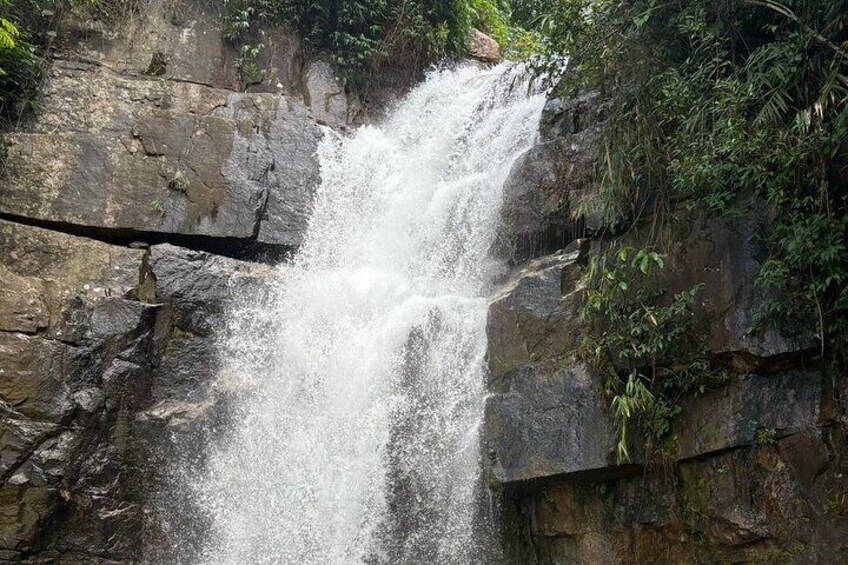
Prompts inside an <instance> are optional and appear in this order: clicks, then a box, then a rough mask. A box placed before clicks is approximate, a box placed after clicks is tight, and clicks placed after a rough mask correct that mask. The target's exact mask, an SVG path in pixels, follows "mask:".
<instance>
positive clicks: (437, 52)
mask: <svg viewBox="0 0 848 565" xmlns="http://www.w3.org/2000/svg"><path fill="white" fill-rule="evenodd" d="M508 14H509V7H508V4H507V3H506V2H505V1H504V0H432V1H422V0H398V1H390V0H340V1H338V2H336V1H328V0H309V1H300V0H223V5H222V17H223V21H224V27H225V30H224V35H225V37H226V38H227V40H228V41H230V42H232V43H233V44H236V45H241V46H243V45H247V46H251V47H257V46H259V45H262V44H263V41H264V38H263V32H262V28H263V27H264V26H269V25H281V24H285V25H288V26H291V27H292V28H294V29H295V30H297V31H298V32H299V33H300V34H301V36H302V37H303V38H304V39H305V40H306V42H307V43H308V44H309V45H310V46H311V47H312V48H314V49H316V50H324V51H327V52H328V53H329V54H330V56H331V58H332V62H333V63H334V65H335V66H336V68H337V70H338V72H339V74H340V75H341V76H342V77H343V78H344V79H346V80H347V81H348V83H349V84H350V85H351V86H353V87H354V88H359V89H361V88H363V87H364V86H365V81H366V80H367V79H368V77H369V76H371V75H372V74H374V73H375V72H378V71H380V70H381V69H390V70H391V72H393V73H404V72H405V73H412V74H417V73H419V72H420V71H421V70H423V69H424V68H425V67H426V66H427V65H429V64H431V63H433V62H435V61H438V60H439V59H442V58H444V57H447V56H452V55H456V54H459V53H461V52H462V51H463V49H464V48H465V42H466V38H467V34H468V31H469V28H470V27H471V26H473V25H477V26H479V27H481V28H483V29H484V30H485V31H488V32H490V33H492V34H493V35H494V36H495V37H497V38H498V39H500V40H502V41H505V40H506V38H507V34H508V25H507V21H508Z"/></svg>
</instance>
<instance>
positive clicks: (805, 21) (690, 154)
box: [524, 0, 848, 356]
mask: <svg viewBox="0 0 848 565" xmlns="http://www.w3.org/2000/svg"><path fill="white" fill-rule="evenodd" d="M530 5H531V8H528V9H529V10H530V15H526V16H524V17H525V18H535V20H534V21H536V22H537V24H536V25H537V29H539V30H541V31H542V32H543V33H544V34H545V45H546V53H547V55H548V57H547V59H545V62H544V64H543V65H542V67H543V68H545V69H547V70H551V69H552V68H561V60H562V59H561V58H560V59H557V58H556V57H558V56H559V57H561V55H562V54H565V53H567V54H568V55H569V57H570V61H571V62H570V67H571V70H572V71H573V72H569V73H567V74H566V75H565V77H564V79H563V80H562V82H561V83H560V85H559V87H560V89H561V90H562V91H563V92H564V93H566V94H570V93H574V92H576V91H579V90H581V89H596V90H600V91H602V92H603V93H606V94H607V95H609V96H610V98H611V99H612V100H613V104H614V107H613V110H612V112H611V118H610V120H609V122H608V125H607V128H606V140H605V143H604V147H603V151H602V155H603V158H602V162H601V165H600V167H599V170H598V174H597V179H596V181H597V185H598V186H597V192H598V193H599V195H600V196H599V197H598V198H597V199H596V200H595V201H593V202H592V203H590V204H589V205H588V206H587V207H586V208H584V209H582V210H581V213H589V212H591V213H592V214H593V216H595V217H600V218H602V219H603V223H604V225H605V226H607V227H609V228H612V229H617V228H620V227H623V226H626V225H627V224H629V223H631V222H633V221H635V220H638V218H639V217H640V216H642V215H643V214H645V213H652V214H654V215H660V216H661V215H663V214H664V213H665V212H666V211H668V210H670V209H672V208H674V207H678V206H680V205H682V204H685V205H687V206H688V207H690V208H697V209H701V210H705V211H707V212H709V213H712V214H721V213H725V212H728V211H729V210H730V209H731V208H732V207H733V206H734V205H737V203H740V202H748V201H749V200H748V198H747V197H748V196H750V195H756V196H757V198H758V199H759V200H760V201H764V202H766V203H767V205H768V206H769V208H770V214H769V216H770V219H769V220H770V221H769V222H768V227H767V229H766V231H765V232H764V233H763V234H762V238H763V242H764V244H765V246H766V247H767V249H768V256H767V260H766V261H765V262H764V263H763V268H762V271H761V273H760V284H761V286H762V287H763V288H764V289H767V290H768V292H766V293H764V294H767V295H770V296H773V297H774V301H773V302H772V303H768V304H766V305H764V308H763V314H764V316H763V320H764V322H767V323H774V324H779V325H780V327H781V329H782V330H789V331H790V332H791V330H792V329H793V326H794V329H801V328H815V329H816V333H817V334H818V335H819V338H820V342H821V349H822V352H823V353H826V352H828V350H829V351H830V352H831V353H832V354H834V355H836V356H841V355H844V352H845V351H846V349H848V347H847V346H848V290H846V288H848V247H846V241H848V220H846V208H848V198H846V196H847V195H848V186H846V185H848V142H846V136H847V135H848V53H846V46H848V1H846V0H808V1H801V0H785V1H784V2H782V3H779V2H777V1H774V0H762V1H760V0H745V1H742V2H731V1H727V0H722V1H719V2H712V1H707V0H672V1H668V2H660V1H658V0H633V1H626V2H625V1H621V0H554V1H553V2H552V3H551V4H550V5H549V6H548V7H545V5H544V3H543V2H538V3H535V4H534V3H530ZM533 6H535V7H533Z"/></svg>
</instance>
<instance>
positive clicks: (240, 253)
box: [0, 212, 295, 264]
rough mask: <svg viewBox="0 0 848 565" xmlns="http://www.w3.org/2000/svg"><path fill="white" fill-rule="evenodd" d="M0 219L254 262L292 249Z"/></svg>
mask: <svg viewBox="0 0 848 565" xmlns="http://www.w3.org/2000/svg"><path fill="white" fill-rule="evenodd" d="M0 220H4V221H7V222H12V223H16V224H21V225H25V226H33V227H37V228H42V229H48V230H51V231H55V232H60V233H64V234H68V235H73V236H77V237H85V238H88V239H95V240H97V241H102V242H104V243H108V244H110V245H118V246H121V247H129V246H131V245H136V246H138V245H139V244H142V245H141V246H142V247H143V246H150V245H159V244H162V243H169V244H171V245H175V246H177V247H184V248H186V249H193V250H195V251H205V252H207V253H212V254H214V255H222V256H224V257H230V258H233V259H240V260H242V261H252V262H256V263H271V264H274V263H280V262H283V261H286V260H288V259H289V258H290V257H291V255H292V254H293V253H294V251H295V249H294V248H292V247H291V246H287V245H274V244H268V243H261V242H259V241H257V240H256V239H255V238H254V237H250V238H239V237H216V236H210V235H190V234H178V233H160V232H149V231H142V230H136V229H129V228H104V227H98V226H83V225H79V224H71V223H67V222H59V221H54V220H42V219H38V218H29V217H26V216H18V215H16V214H8V213H3V212H0Z"/></svg>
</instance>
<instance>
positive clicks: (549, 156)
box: [0, 2, 848, 565]
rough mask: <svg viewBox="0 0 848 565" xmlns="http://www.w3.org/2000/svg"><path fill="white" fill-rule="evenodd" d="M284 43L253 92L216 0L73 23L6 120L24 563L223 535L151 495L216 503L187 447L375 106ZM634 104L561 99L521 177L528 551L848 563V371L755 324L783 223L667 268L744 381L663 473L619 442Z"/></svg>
mask: <svg viewBox="0 0 848 565" xmlns="http://www.w3.org/2000/svg"><path fill="white" fill-rule="evenodd" d="M478 39H479V38H478ZM480 42H482V43H480ZM478 43H480V45H482V47H480V45H478V47H479V48H480V49H482V50H483V51H484V52H483V54H482V55H479V58H481V59H486V60H488V59H494V58H497V57H498V56H499V54H497V53H494V51H493V49H494V47H492V46H491V45H488V44H487V43H485V42H483V40H482V39H480V40H479V42H478ZM266 44H267V49H265V50H264V52H263V54H262V61H261V65H262V67H263V69H264V74H263V77H262V80H261V81H259V82H257V83H256V84H252V85H251V86H250V88H248V89H247V91H246V92H245V91H243V89H242V88H241V85H240V83H239V77H238V72H237V71H236V68H235V62H236V59H237V53H235V52H234V50H233V49H232V48H231V47H229V46H228V45H227V44H226V42H224V41H223V40H222V37H221V29H220V24H219V23H218V22H217V20H216V19H215V15H214V14H213V13H211V12H210V11H209V10H208V9H206V8H205V7H204V3H202V2H194V3H188V4H185V5H184V6H182V7H181V8H180V9H179V10H174V9H173V8H168V7H167V6H165V5H158V4H157V5H156V6H155V7H153V8H151V9H150V11H149V12H145V13H144V14H143V15H142V16H140V17H138V18H136V19H134V20H133V21H132V22H130V23H128V24H127V25H126V26H125V27H123V28H121V29H120V30H118V31H114V30H112V31H110V30H108V29H107V28H105V27H104V26H103V25H101V24H100V23H99V22H91V21H81V20H80V19H78V18H76V17H75V16H74V14H73V13H72V14H69V15H67V16H66V17H65V18H64V19H63V21H62V22H60V24H59V26H58V32H57V37H56V42H55V52H54V54H53V57H52V59H51V65H50V67H49V70H48V76H47V78H46V81H45V85H44V90H43V93H42V98H41V111H40V112H39V113H38V115H37V116H35V118H34V119H33V120H31V121H30V122H28V123H26V124H24V125H23V126H22V127H19V128H17V129H15V130H13V131H9V132H7V133H5V134H3V135H2V146H3V158H2V179H0V281H1V282H2V285H3V288H4V289H5V292H3V293H2V295H0V374H1V375H2V378H0V562H10V563H16V562H27V563H68V564H72V563H73V564H76V563H104V564H105V563H130V562H137V561H139V560H142V559H147V560H153V561H155V560H156V559H157V558H161V559H163V560H164V561H163V562H180V560H182V559H183V558H187V557H188V556H190V555H191V554H192V551H193V550H194V549H195V547H196V545H197V544H199V543H200V542H201V540H200V539H199V536H202V529H203V524H193V525H192V527H186V526H185V525H184V524H181V523H180V522H179V519H180V518H179V516H176V515H167V516H159V515H155V514H154V513H152V510H151V509H152V508H154V507H160V506H161V505H151V504H150V501H151V497H153V496H167V497H172V498H171V500H172V501H173V502H174V504H175V505H176V504H177V503H180V504H183V503H184V504H191V500H190V496H189V493H185V492H175V491H174V489H173V488H172V485H171V484H170V483H169V481H170V478H171V476H172V475H171V473H172V472H173V469H172V468H171V465H170V464H169V460H170V459H171V456H172V455H173V454H174V453H179V454H180V457H179V461H181V462H185V463H184V464H185V465H186V467H187V468H186V469H183V471H184V472H186V473H191V472H192V468H194V467H199V466H200V465H201V464H202V461H203V457H204V454H203V452H202V450H199V449H198V447H199V446H203V445H204V444H206V442H207V441H208V439H209V434H214V433H215V430H216V429H220V428H221V426H222V425H223V423H224V422H225V421H226V418H227V417H228V414H227V406H226V393H223V394H222V393H221V391H214V390H212V389H211V383H212V377H213V375H215V374H216V371H217V367H218V347H219V342H218V340H219V337H220V330H221V328H222V327H223V326H224V324H225V322H224V319H223V315H224V313H225V312H226V311H227V309H228V308H229V307H230V306H231V304H232V303H233V301H236V300H238V299H239V297H240V296H242V295H244V294H247V293H256V292H263V290H264V289H265V288H266V287H267V285H268V284H269V283H268V280H269V278H270V277H269V276H268V273H269V270H270V267H269V266H268V265H267V264H265V263H263V260H265V259H272V260H277V259H280V258H283V257H286V256H287V255H288V254H290V253H291V252H292V251H294V250H295V249H297V247H298V245H300V243H301V242H302V237H303V231H304V228H305V225H306V221H307V219H308V216H309V210H310V204H311V200H312V197H313V192H314V189H315V188H316V184H317V182H318V173H319V171H318V166H317V162H316V160H315V155H314V152H315V149H316V147H317V144H318V143H319V141H320V139H321V138H322V136H323V135H325V130H324V129H323V127H322V126H332V127H334V128H337V129H343V128H345V127H346V126H347V125H349V124H350V123H353V122H354V121H356V120H358V119H361V111H362V109H361V108H359V107H358V105H357V104H356V101H355V100H349V99H348V97H347V96H346V95H345V93H344V89H343V88H341V87H340V85H339V84H338V82H337V81H336V80H335V79H334V77H333V73H332V69H331V68H330V67H329V65H327V63H326V62H324V61H322V60H312V59H310V57H309V56H308V54H307V53H306V51H305V50H304V48H303V47H302V46H301V43H300V41H299V40H298V39H297V38H296V37H295V36H294V35H292V34H291V33H289V32H288V31H287V30H284V29H274V30H269V31H268V34H267V37H266ZM606 113H607V112H606V109H605V107H604V104H603V103H602V101H601V100H599V99H598V97H597V96H593V95H587V96H583V97H579V98H576V99H574V100H552V101H551V102H550V103H549V104H548V107H547V109H546V112H545V114H544V117H543V123H542V135H541V138H540V140H539V143H538V144H537V145H536V147H534V148H533V149H531V150H530V151H528V152H527V154H526V155H525V156H524V157H523V158H522V159H521V161H520V162H519V163H518V164H517V165H516V167H515V169H514V170H513V172H512V174H511V175H510V178H509V180H508V181H507V185H506V187H505V188H506V203H505V206H504V209H503V222H502V226H501V231H500V237H499V239H498V242H497V245H496V249H495V251H496V253H497V254H498V255H500V256H501V257H502V258H504V259H506V260H508V262H509V263H510V265H511V267H512V269H513V270H512V272H511V274H510V275H509V276H508V277H506V278H505V280H504V281H503V284H502V285H501V287H500V288H499V290H498V292H497V293H496V294H495V296H494V297H493V298H492V302H491V305H490V309H489V316H488V339H489V353H488V367H489V389H490V393H491V394H490V397H489V399H488V402H487V405H486V415H485V416H486V421H485V426H484V434H483V435H484V441H485V459H486V461H485V463H486V465H487V470H488V474H489V478H490V485H491V487H492V488H493V489H494V490H495V491H496V492H497V493H499V495H500V497H501V499H502V500H501V505H502V511H503V515H504V540H505V544H506V546H507V549H508V555H509V558H510V560H511V562H512V563H515V564H516V565H525V564H527V565H529V564H538V565H542V564H544V565H560V564H566V563H644V562H651V561H654V562H660V563H718V562H745V561H748V562H760V563H787V562H798V563H840V562H845V561H846V560H848V542H846V540H848V518H846V515H848V494H846V493H848V458H846V457H845V455H846V454H848V444H846V439H845V435H844V431H843V430H844V426H845V424H846V423H848V420H847V419H846V407H847V406H846V403H847V402H848V384H846V381H848V379H846V377H845V376H844V375H837V374H833V373H832V372H831V371H829V370H828V369H827V368H826V367H825V366H823V365H821V364H820V363H819V362H818V361H817V359H816V358H815V356H814V355H812V354H811V348H814V344H812V345H811V343H810V341H809V340H808V339H803V338H798V337H797V336H795V337H786V336H782V335H780V334H778V333H776V332H773V331H772V332H765V333H763V332H760V331H759V330H758V329H757V328H756V327H755V324H754V313H753V308H754V302H755V300H756V293H757V290H756V288H755V284H754V278H755V276H756V270H757V266H758V260H759V257H760V256H761V255H760V250H759V248H758V246H757V241H756V238H755V237H754V235H755V227H756V222H757V221H759V220H758V218H759V217H760V216H761V214H758V213H757V212H756V211H752V212H751V213H750V214H748V215H744V214H743V215H740V216H738V217H733V218H724V219H716V218H707V217H696V218H692V219H691V221H688V222H687V229H685V230H682V231H678V232H675V233H674V236H673V238H672V241H671V243H670V245H669V263H670V268H669V269H667V272H666V273H665V274H664V275H663V276H664V277H666V278H667V280H666V281H665V284H666V285H667V286H668V287H669V288H671V289H678V290H679V289H684V288H687V287H690V286H691V285H693V284H698V283H705V292H704V293H702V294H701V295H699V296H698V300H697V303H696V304H695V305H694V308H695V316H696V318H697V323H698V324H699V327H701V328H703V330H704V335H705V338H704V339H705V344H706V348H707V349H708V352H709V355H710V356H711V357H712V358H714V359H718V360H720V361H721V362H722V363H725V364H727V365H728V366H730V367H733V368H734V371H735V373H734V376H733V378H731V379H730V380H728V381H727V382H726V383H724V384H722V385H721V386H718V387H715V388H712V389H710V390H705V391H704V392H703V393H702V394H692V395H690V396H688V397H686V398H684V399H681V402H682V403H683V409H682V412H681V415H680V417H679V418H676V419H675V421H674V423H673V429H672V431H671V432H670V433H671V436H672V437H673V438H674V440H675V441H674V443H673V449H672V453H671V458H670V459H669V460H667V461H665V462H664V464H663V465H660V466H657V465H655V464H652V463H651V462H650V461H647V460H645V459H644V458H643V457H642V454H639V453H637V454H636V455H635V456H634V457H633V459H632V460H631V461H630V462H629V463H627V464H619V463H618V462H617V460H616V458H615V457H614V455H613V442H614V436H615V431H614V430H613V428H612V424H611V417H610V414H609V399H608V397H607V395H606V393H605V391H604V376H603V375H599V374H597V373H596V372H595V371H593V370H592V369H591V368H590V367H589V366H587V365H586V364H584V363H581V362H577V361H576V360H575V358H574V355H573V352H574V350H575V348H576V347H577V346H578V343H579V336H580V332H581V328H580V326H579V324H578V323H577V322H576V319H577V312H578V311H579V309H580V307H581V304H582V300H583V296H584V292H583V291H584V290H585V288H584V284H585V282H584V281H585V277H584V275H585V271H586V268H587V264H588V261H589V260H590V258H591V257H592V256H593V255H596V254H597V253H598V252H599V250H600V249H602V248H604V246H607V245H609V244H610V242H611V238H610V237H606V238H596V239H595V240H590V239H588V238H585V235H586V233H587V231H586V227H587V226H589V227H591V226H592V225H593V224H594V223H595V221H596V220H595V219H593V218H592V217H590V216H582V217H578V216H576V215H575V212H576V211H577V210H578V209H580V206H581V204H582V203H584V202H585V201H586V200H587V199H588V198H589V197H590V196H591V194H590V192H591V182H590V178H591V175H592V172H593V168H594V166H595V164H596V162H597V159H598V155H599V148H598V139H599V138H600V133H601V132H602V130H603V127H604V120H605V119H606ZM755 204H756V203H755ZM575 218H577V219H575ZM616 237H617V238H618V240H622V241H623V240H627V238H638V237H639V236H638V234H636V235H634V234H623V235H619V236H616ZM168 532H171V533H173V532H180V536H179V539H175V536H169V535H167V534H168ZM192 536H194V537H192ZM149 542H155V543H149ZM145 548H147V549H145ZM151 548H152V549H151Z"/></svg>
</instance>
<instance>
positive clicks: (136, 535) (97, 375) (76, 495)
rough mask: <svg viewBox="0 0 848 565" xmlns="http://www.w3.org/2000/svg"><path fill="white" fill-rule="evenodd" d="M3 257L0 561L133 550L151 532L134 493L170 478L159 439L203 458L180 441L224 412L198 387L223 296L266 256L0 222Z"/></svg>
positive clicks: (258, 269) (212, 365)
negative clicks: (236, 256) (148, 244)
mask: <svg viewBox="0 0 848 565" xmlns="http://www.w3.org/2000/svg"><path fill="white" fill-rule="evenodd" d="M0 272H3V273H4V274H5V277H6V278H7V279H9V280H12V281H14V282H15V285H16V286H14V287H13V289H14V291H13V292H10V293H4V294H2V295H0V312H12V313H13V314H14V315H11V316H4V317H3V318H2V320H3V326H2V328H0V370H2V376H3V378H2V379H0V560H3V561H4V562H5V561H17V560H19V559H23V558H24V557H25V556H30V555H35V556H37V557H38V558H44V559H48V558H54V557H55V558H56V559H59V560H60V562H67V563H94V562H97V559H98V558H103V559H112V560H117V561H122V560H134V559H138V558H140V557H141V551H142V546H143V544H142V541H143V535H144V536H151V537H156V536H158V537H161V531H160V530H159V528H161V526H162V525H161V523H159V522H157V521H156V520H155V519H153V518H151V517H150V516H148V515H147V513H146V511H145V508H150V507H151V506H152V505H150V504H149V501H148V498H147V497H148V496H150V495H151V493H153V492H164V489H162V488H161V487H162V485H163V484H167V482H168V481H169V480H171V479H172V478H173V476H172V475H171V474H170V473H172V472H173V469H172V468H171V466H170V465H169V461H168V459H167V457H168V454H170V455H172V456H174V458H173V459H172V461H177V460H179V461H189V460H190V461H193V462H194V463H195V464H197V465H200V464H202V458H200V455H199V454H197V453H195V454H194V456H193V457H189V453H190V450H191V449H192V448H193V449H195V450H196V449H197V448H198V446H199V445H204V442H205V441H207V440H208V439H209V438H208V437H206V436H205V435H204V434H208V433H209V432H208V429H210V428H212V427H213V426H208V425H207V424H209V423H210V421H214V420H215V419H216V418H221V417H223V416H222V415H223V407H222V406H221V405H220V403H219V402H217V399H216V398H215V397H214V395H213V394H212V390H211V388H210V386H211V384H212V382H213V380H214V376H215V374H216V370H217V365H218V362H219V360H218V355H217V352H216V347H215V346H216V340H217V339H218V334H219V329H220V327H221V325H222V317H223V314H224V311H225V309H226V308H227V304H228V302H229V301H230V300H231V297H232V296H233V293H238V292H240V290H243V289H244V288H246V286H245V285H249V286H255V285H261V284H264V283H263V281H265V280H266V279H267V277H269V275H270V273H271V269H270V268H269V267H266V266H263V265H256V264H251V263H242V262H239V261H235V260H232V259H226V258H221V257H215V256H212V255H210V254H208V253H203V252H196V251H190V250H186V249H181V248H177V247H173V246H170V245H161V246H154V247H153V248H151V249H149V250H144V249H129V248H125V247H118V246H113V245H109V244H106V243H102V242H99V241H94V240H90V239H85V238H81V237H75V236H71V235H66V234H61V233H58V232H55V231H50V230H45V229H40V228H35V227H29V226H22V225H20V224H14V223H11V222H4V221H0ZM22 296H26V297H27V302H26V305H29V306H30V307H31V310H29V311H25V313H26V312H29V313H28V314H27V315H24V316H22V315H20V312H21V311H22V308H21V300H22V298H21V297H22ZM175 454H179V457H176V456H175ZM184 496H185V494H184ZM171 503H172V504H174V505H176V504H178V503H179V504H191V500H188V499H186V500H180V499H179V498H177V497H174V498H172V500H171ZM142 534H143V535H142ZM160 545H161V544H160ZM184 545H185V544H184ZM189 549H191V548H190V547H188V548H186V547H184V548H183V550H184V551H188V550H189ZM173 555H178V554H177V553H174V554H173ZM95 556H97V557H95ZM62 560H64V561H62Z"/></svg>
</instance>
